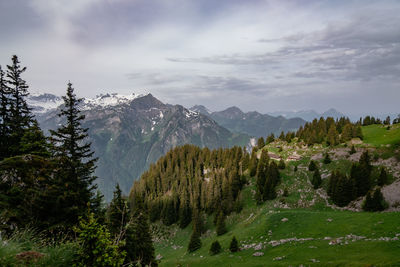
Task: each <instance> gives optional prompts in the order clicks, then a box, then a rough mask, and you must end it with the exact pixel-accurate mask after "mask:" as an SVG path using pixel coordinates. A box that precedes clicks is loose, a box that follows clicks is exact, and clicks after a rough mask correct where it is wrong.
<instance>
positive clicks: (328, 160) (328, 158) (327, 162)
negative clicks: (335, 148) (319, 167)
mask: <svg viewBox="0 0 400 267" xmlns="http://www.w3.org/2000/svg"><path fill="white" fill-rule="evenodd" d="M331 162H332V160H331V158H330V157H329V154H328V153H326V154H325V157H324V160H323V163H324V164H329V163H331Z"/></svg>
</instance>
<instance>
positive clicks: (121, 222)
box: [107, 184, 128, 240]
mask: <svg viewBox="0 0 400 267" xmlns="http://www.w3.org/2000/svg"><path fill="white" fill-rule="evenodd" d="M127 221H128V209H127V205H126V202H125V200H124V199H123V198H122V192H121V189H120V187H119V184H117V185H116V186H115V191H114V196H113V199H112V200H111V203H110V205H109V207H108V211H107V226H108V230H109V231H110V234H111V237H112V238H114V239H116V240H122V239H124V238H125V236H124V233H125V226H126V224H127Z"/></svg>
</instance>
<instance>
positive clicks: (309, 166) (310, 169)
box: [308, 160, 317, 172]
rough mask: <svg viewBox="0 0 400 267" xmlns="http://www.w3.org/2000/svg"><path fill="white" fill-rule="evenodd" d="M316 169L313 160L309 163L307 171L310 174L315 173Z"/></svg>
mask: <svg viewBox="0 0 400 267" xmlns="http://www.w3.org/2000/svg"><path fill="white" fill-rule="evenodd" d="M316 168H317V165H315V162H314V161H313V160H311V161H310V164H309V165H308V170H309V171H310V172H313V171H315V169H316Z"/></svg>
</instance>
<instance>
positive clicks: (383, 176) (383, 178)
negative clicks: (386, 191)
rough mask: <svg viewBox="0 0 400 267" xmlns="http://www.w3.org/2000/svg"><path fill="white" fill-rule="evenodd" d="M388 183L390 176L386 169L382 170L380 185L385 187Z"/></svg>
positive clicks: (379, 178)
mask: <svg viewBox="0 0 400 267" xmlns="http://www.w3.org/2000/svg"><path fill="white" fill-rule="evenodd" d="M387 183H388V176H387V173H386V170H385V168H384V167H382V168H381V172H380V174H379V177H378V185H379V186H383V185H385V184H387Z"/></svg>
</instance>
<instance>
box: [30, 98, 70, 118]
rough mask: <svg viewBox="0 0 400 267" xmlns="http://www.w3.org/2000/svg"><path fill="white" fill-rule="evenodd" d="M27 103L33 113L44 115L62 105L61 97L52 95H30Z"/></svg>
mask: <svg viewBox="0 0 400 267" xmlns="http://www.w3.org/2000/svg"><path fill="white" fill-rule="evenodd" d="M27 101H28V105H29V106H30V107H31V108H32V109H33V112H34V113H45V112H48V111H50V110H53V109H56V108H57V107H58V106H60V105H61V104H62V103H64V101H63V99H62V97H60V96H56V95H52V94H40V95H39V94H37V95H30V96H29V97H28V99H27Z"/></svg>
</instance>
